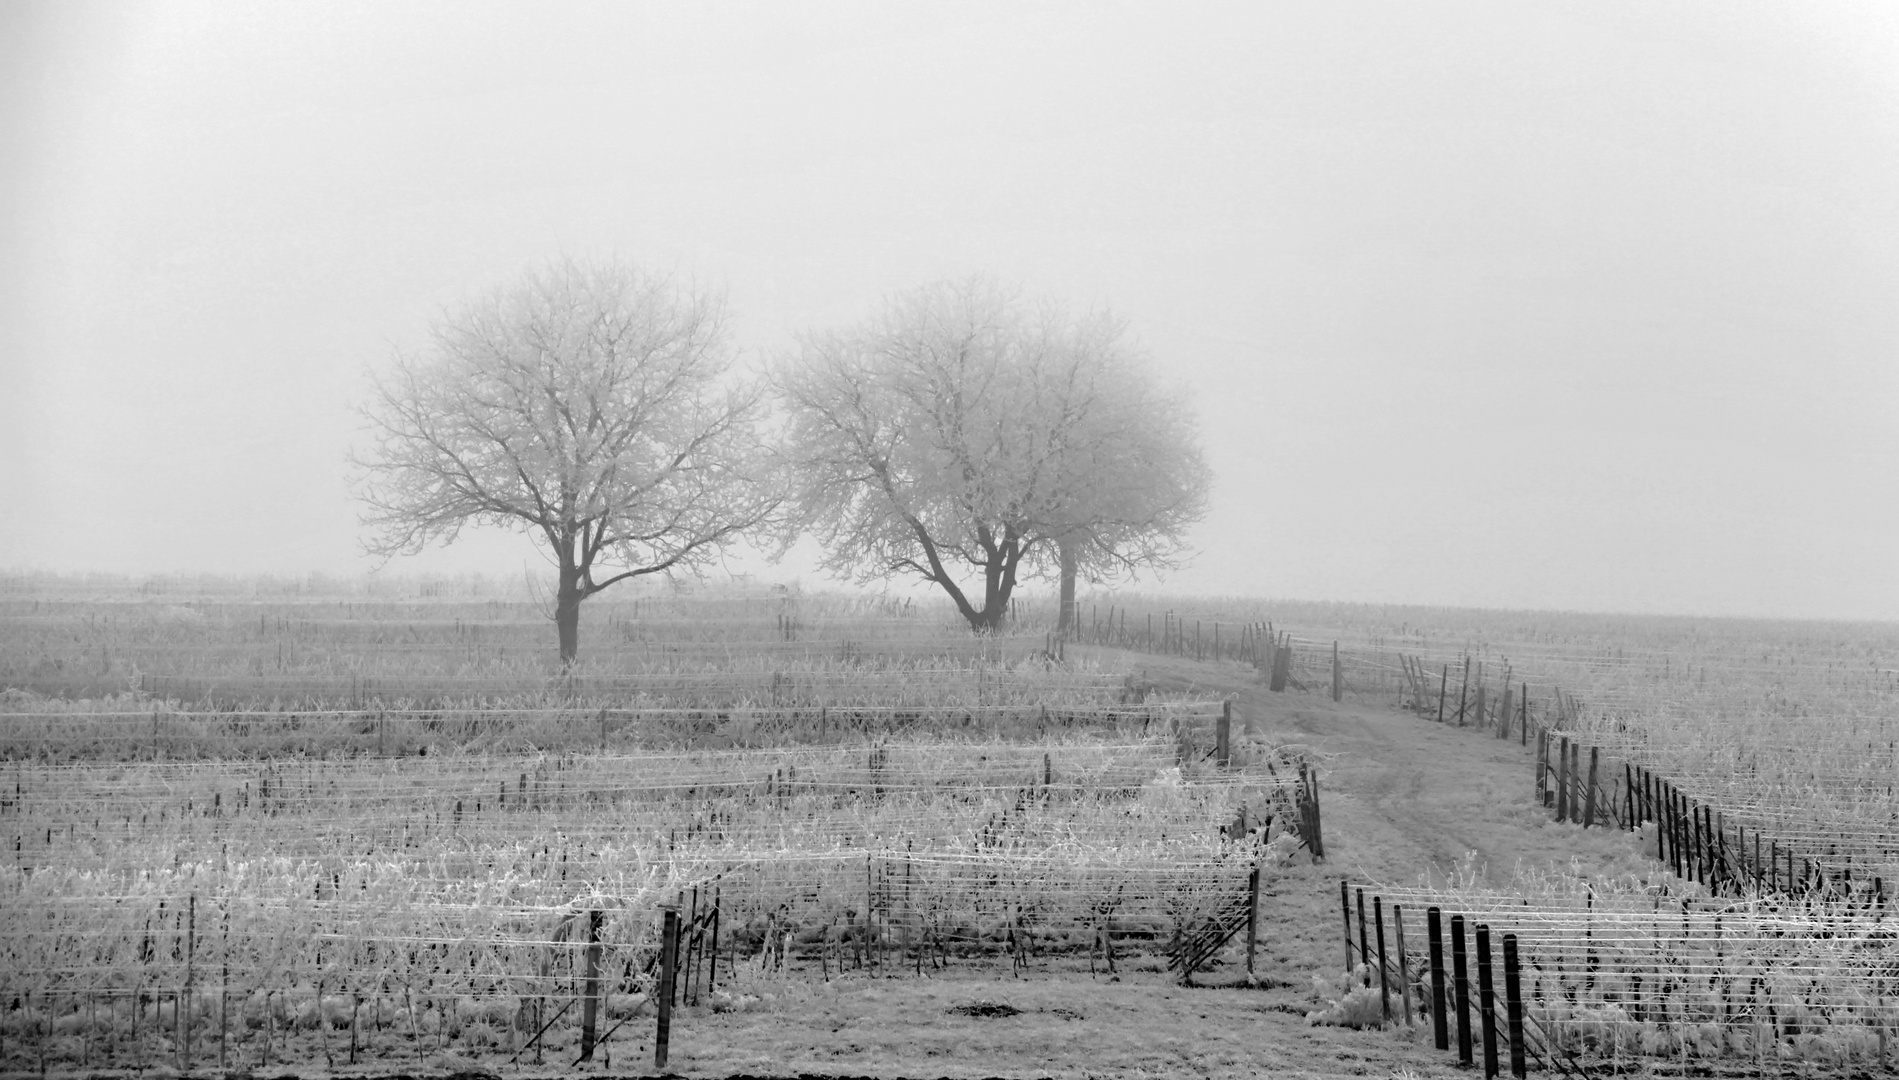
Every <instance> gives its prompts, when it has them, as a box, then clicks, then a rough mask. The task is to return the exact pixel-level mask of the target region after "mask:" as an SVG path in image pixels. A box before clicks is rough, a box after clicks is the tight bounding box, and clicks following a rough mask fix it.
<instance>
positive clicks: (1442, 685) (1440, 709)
mask: <svg viewBox="0 0 1899 1080" xmlns="http://www.w3.org/2000/svg"><path fill="white" fill-rule="evenodd" d="M1450 684H1451V665H1449V664H1445V665H1444V673H1443V674H1441V675H1439V676H1438V677H1437V722H1438V723H1440V724H1442V723H1443V722H1444V691H1445V690H1447V689H1449V687H1450Z"/></svg>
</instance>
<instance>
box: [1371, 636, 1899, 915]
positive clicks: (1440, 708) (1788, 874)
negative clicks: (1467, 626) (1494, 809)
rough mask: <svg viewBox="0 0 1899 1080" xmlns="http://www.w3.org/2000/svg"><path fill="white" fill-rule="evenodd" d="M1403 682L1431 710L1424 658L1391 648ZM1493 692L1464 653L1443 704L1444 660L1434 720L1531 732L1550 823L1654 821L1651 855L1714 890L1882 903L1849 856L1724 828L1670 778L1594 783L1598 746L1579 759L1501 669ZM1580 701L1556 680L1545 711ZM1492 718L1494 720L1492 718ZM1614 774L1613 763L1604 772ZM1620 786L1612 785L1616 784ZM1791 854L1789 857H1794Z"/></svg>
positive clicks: (1505, 732)
mask: <svg viewBox="0 0 1899 1080" xmlns="http://www.w3.org/2000/svg"><path fill="white" fill-rule="evenodd" d="M1399 659H1400V661H1401V662H1402V664H1403V667H1404V673H1405V685H1406V689H1407V690H1408V691H1409V694H1410V697H1411V702H1410V704H1411V707H1412V708H1413V709H1415V710H1416V711H1418V712H1420V713H1426V714H1427V715H1428V714H1429V713H1430V711H1431V710H1430V694H1429V674H1428V672H1426V670H1425V668H1424V665H1423V662H1422V661H1421V660H1419V659H1417V658H1415V657H1409V656H1405V655H1403V654H1400V656H1399ZM1504 679H1505V682H1504V689H1503V694H1502V697H1501V699H1500V700H1499V701H1498V703H1497V706H1496V708H1495V709H1494V712H1493V710H1492V709H1491V707H1490V704H1489V702H1487V701H1486V692H1487V691H1486V687H1485V685H1484V684H1483V681H1482V676H1481V667H1480V671H1479V678H1478V684H1477V686H1476V694H1475V696H1474V697H1473V696H1472V695H1471V693H1470V690H1471V685H1470V684H1471V660H1470V658H1469V657H1465V658H1464V663H1463V672H1462V675H1461V677H1460V679H1459V684H1458V694H1457V707H1456V711H1455V713H1452V712H1451V711H1450V701H1449V693H1448V691H1449V684H1450V666H1449V665H1448V664H1447V665H1444V666H1443V668H1442V670H1441V671H1440V672H1439V676H1438V692H1437V695H1436V697H1437V701H1436V710H1435V711H1436V718H1437V720H1438V721H1439V722H1440V723H1456V724H1457V725H1458V726H1460V727H1466V726H1469V720H1470V719H1471V718H1474V720H1475V722H1476V723H1477V724H1480V725H1485V724H1491V723H1493V722H1494V725H1495V727H1494V734H1495V735H1496V737H1497V738H1500V739H1507V738H1509V737H1510V736H1511V734H1512V728H1513V727H1514V729H1515V734H1516V735H1517V738H1518V741H1519V742H1521V743H1524V744H1527V743H1528V742H1529V737H1530V732H1531V729H1532V728H1535V730H1536V736H1537V740H1536V766H1535V767H1536V799H1537V802H1538V803H1539V804H1540V805H1542V806H1543V807H1544V808H1545V809H1547V810H1550V811H1552V812H1553V813H1554V814H1555V819H1556V820H1557V821H1562V822H1569V823H1573V824H1577V825H1581V826H1582V827H1584V828H1593V827H1595V826H1597V825H1604V826H1607V825H1610V824H1613V825H1614V826H1615V827H1616V828H1619V829H1623V830H1625V831H1629V832H1635V831H1638V830H1639V829H1640V828H1641V827H1642V823H1643V822H1646V821H1652V822H1655V823H1656V841H1655V845H1656V846H1655V852H1654V855H1655V858H1656V859H1657V860H1658V861H1660V862H1662V863H1665V864H1667V865H1668V867H1669V869H1670V870H1671V871H1672V872H1673V873H1674V874H1675V875H1676V876H1677V877H1680V878H1683V879H1685V880H1690V881H1697V882H1699V883H1701V884H1702V885H1704V886H1706V887H1707V888H1708V890H1709V891H1710V892H1711V893H1714V894H1716V895H1722V894H1727V895H1740V894H1741V893H1743V892H1744V891H1745V890H1746V889H1747V888H1748V887H1749V886H1751V887H1752V888H1753V889H1754V890H1755V891H1757V892H1759V891H1766V892H1781V893H1785V894H1788V895H1796V894H1804V895H1813V896H1819V897H1822V898H1828V899H1855V898H1858V897H1860V896H1863V895H1865V894H1866V893H1870V894H1871V902H1872V903H1874V904H1879V905H1883V904H1884V903H1885V881H1884V879H1883V878H1881V877H1878V876H1875V877H1874V878H1873V880H1872V883H1871V884H1870V885H1862V884H1859V883H1857V882H1855V881H1854V880H1853V876H1852V867H1851V865H1850V862H1851V859H1850V857H1848V858H1847V859H1846V860H1844V861H1846V862H1847V863H1848V864H1849V865H1848V866H1847V867H1846V868H1845V869H1844V870H1843V871H1842V872H1841V874H1840V875H1839V877H1838V879H1837V880H1836V879H1835V878H1834V877H1832V876H1830V875H1829V874H1828V873H1827V871H1826V868H1825V867H1824V865H1823V864H1821V863H1820V862H1818V861H1816V860H1814V859H1812V858H1809V857H1808V856H1805V855H1800V854H1798V853H1797V852H1796V851H1795V850H1794V849H1793V847H1792V846H1791V845H1790V846H1787V847H1785V848H1783V847H1782V845H1781V843H1780V842H1779V841H1778V840H1771V839H1769V838H1767V837H1766V836H1764V835H1763V834H1762V833H1761V832H1760V831H1759V830H1756V831H1755V832H1754V833H1753V834H1751V835H1750V834H1749V833H1748V832H1747V830H1746V828H1745V827H1744V826H1739V825H1736V826H1733V827H1732V828H1731V829H1730V827H1729V825H1728V824H1727V822H1726V820H1725V816H1724V815H1723V814H1722V813H1721V812H1720V811H1718V810H1716V809H1714V808H1713V807H1712V806H1709V805H1707V804H1705V803H1703V802H1702V801H1700V800H1698V799H1696V798H1695V797H1693V796H1691V795H1688V794H1686V793H1685V792H1683V791H1681V790H1680V788H1679V787H1678V786H1677V785H1675V784H1674V783H1672V782H1670V781H1668V780H1666V779H1664V778H1663V777H1660V776H1658V775H1656V774H1655V773H1654V772H1652V771H1651V770H1649V769H1647V768H1645V767H1643V766H1639V765H1635V764H1632V763H1628V762H1624V763H1623V764H1622V768H1621V772H1622V776H1621V777H1620V780H1621V783H1620V784H1617V783H1616V782H1615V781H1614V780H1611V781H1609V783H1608V786H1607V790H1605V786H1604V783H1603V762H1602V748H1601V747H1599V746H1590V747H1588V751H1589V753H1588V759H1589V760H1588V766H1587V768H1585V767H1584V765H1583V743H1582V740H1580V739H1573V738H1571V737H1570V736H1568V735H1565V734H1563V733H1562V732H1561V731H1560V730H1559V729H1557V728H1553V727H1549V726H1546V725H1544V724H1542V723H1539V722H1537V721H1536V720H1535V718H1534V717H1533V715H1532V713H1531V710H1530V688H1529V686H1528V684H1517V685H1514V686H1513V685H1512V684H1511V681H1510V676H1509V673H1508V671H1507V670H1506V672H1505V675H1504ZM1580 709H1581V705H1580V703H1579V702H1578V701H1577V700H1576V699H1575V698H1574V697H1573V696H1571V695H1569V694H1566V693H1564V692H1563V691H1562V690H1561V689H1560V688H1558V689H1556V690H1554V691H1552V694H1551V698H1550V707H1549V709H1548V710H1546V713H1545V714H1546V715H1548V714H1552V713H1553V714H1554V715H1555V716H1556V718H1557V722H1558V723H1559V724H1560V723H1562V722H1564V721H1566V720H1568V719H1569V718H1571V717H1574V716H1576V715H1577V714H1578V713H1579V712H1580ZM1493 717H1494V721H1493ZM1610 775H1611V776H1613V775H1614V773H1613V770H1612V771H1611V773H1610ZM1618 787H1619V788H1620V791H1619V792H1618V791H1617V790H1616V789H1617V788H1618ZM1796 859H1797V860H1798V864H1796V861H1795V860H1796Z"/></svg>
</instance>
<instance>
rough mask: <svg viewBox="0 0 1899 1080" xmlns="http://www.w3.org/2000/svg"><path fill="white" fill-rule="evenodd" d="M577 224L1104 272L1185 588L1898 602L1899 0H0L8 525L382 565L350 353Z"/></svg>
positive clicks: (1499, 600)
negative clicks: (1176, 533) (1163, 382)
mask: <svg viewBox="0 0 1899 1080" xmlns="http://www.w3.org/2000/svg"><path fill="white" fill-rule="evenodd" d="M562 253H567V254H575V255H583V256H584V255H589V254H609V253H615V254H620V255H624V256H627V257H629V258H632V259H635V260H638V261H642V262H646V263H649V264H657V265H660V266H665V267H678V268H681V269H683V270H685V271H687V272H690V273H694V274H696V275H698V276H699V277H701V278H703V279H706V280H709V281H713V282H718V283H722V284H723V285H724V286H725V287H726V288H727V290H728V292H729V296H730V303H731V306H732V308H733V310H734V313H735V315H736V317H737V321H736V328H737V342H738V344H739V345H740V346H741V347H742V348H743V349H744V350H745V351H746V352H747V353H748V354H752V355H756V354H759V353H769V352H771V351H773V350H776V349H780V348H782V347H783V346H784V345H785V344H786V342H787V341H788V339H789V335H790V334H791V333H792V332H793V331H794V330H796V329H798V328H802V327H814V326H823V325H827V324H834V323H841V322H848V321H852V320H855V319H858V318H860V317H862V316H863V315H865V314H866V313H867V312H868V311H869V310H870V309H871V307H872V306H873V305H874V304H875V303H876V302H877V300H878V298H879V297H881V296H882V295H883V294H884V293H886V292H888V291H890V290H894V289H900V288H905V287H908V286H912V285H915V284H918V283H921V282H925V281H929V280H932V279H936V278H939V277H943V276H949V275H963V274H967V273H970V272H972V271H990V272H994V273H996V274H998V275H1000V276H1002V277H1004V278H1006V279H1011V280H1015V281H1018V282H1020V283H1021V284H1022V285H1024V286H1025V287H1026V288H1027V289H1028V290H1030V291H1032V292H1037V293H1043V294H1047V295H1050V296H1054V297H1058V298H1062V299H1065V300H1067V301H1068V302H1070V303H1071V304H1072V305H1074V306H1077V307H1085V306H1089V305H1094V304H1107V305H1111V306H1113V307H1114V308H1116V309H1118V310H1119V311H1120V312H1122V313H1123V314H1125V315H1126V316H1127V317H1128V318H1129V320H1130V321H1131V323H1132V324H1133V326H1134V328H1135V330H1136V332H1137V333H1138V334H1139V336H1140V337H1141V339H1142V340H1143V341H1144V342H1145V343H1146V345H1147V347H1148V349H1149V350H1150V351H1151V353H1152V354H1153V356H1154V358H1155V359H1156V361H1157V362H1158V363H1160V364H1161V365H1163V366H1164V367H1165V370H1166V371H1167V372H1168V373H1169V375H1170V377H1172V378H1174V379H1177V380H1179V381H1180V382H1181V383H1182V384H1184V385H1185V386H1186V387H1187V388H1188V389H1189V391H1190V393H1191V395H1192V397H1193V400H1194V402H1195V404H1196V406H1197V409H1198V411H1199V415H1200V417H1201V419H1202V421H1203V424H1204V427H1203V435H1204V439H1205V443H1206V446H1207V449H1208V452H1209V456H1210V458H1211V461H1212V464H1213V466H1214V468H1215V470H1216V471H1217V475H1218V479H1217V484H1216V488H1215V494H1214V505H1213V511H1212V513H1211V515H1210V516H1209V517H1208V519H1207V520H1206V522H1205V524H1204V525H1203V526H1202V527H1201V528H1200V529H1199V530H1198V532H1197V534H1196V540H1197V543H1198V547H1199V549H1200V555H1199V557H1198V558H1197V560H1196V561H1195V562H1194V564H1193V565H1192V567H1191V568H1190V569H1188V570H1185V571H1182V572H1179V573H1175V574H1172V575H1169V576H1167V577H1166V578H1165V579H1164V580H1163V583H1162V587H1164V588H1166V589H1169V590H1177V591H1190V592H1201V593H1244V594H1257V595H1262V596H1283V597H1301V598H1313V599H1340V600H1366V601H1391V602H1417V603H1457V604H1472V605H1482V606H1509V607H1561V608H1579V609H1592V610H1628V611H1657V612H1682V613H1702V614H1757V615H1790V616H1822V617H1864V618H1885V619H1899V562H1896V561H1895V560H1896V559H1899V5H1893V4H1889V3H1865V4H1843V3H1828V4H1788V3H1773V4H1752V3H1741V2H1736V0H1715V2H1707V3H1670V4H1652V3H1627V4H1617V3H1603V2H1593V0H1592V2H1587V3H1567V4H1565V3H1522V2H1519V0H1494V2H1476V3H1429V4H1417V3H1378V4H1352V3H1338V2H1327V3H1311V4H1301V5H1296V6H1294V5H1276V4H1260V3H1247V4H1236V5H1232V6H1198V5H1196V6H1192V7H1187V6H1184V5H1179V4H1155V5H1132V4H1116V5H1106V4H1075V5H1063V4H1057V5H1021V4H998V5H988V6H982V5H978V6H971V5H967V4H955V5H941V6H938V7H935V8H923V7H920V6H917V5H887V4H865V5H815V6H814V5H796V6H792V5H757V6H742V7H707V6H705V5H692V6H689V7H688V6H683V5H682V6H676V7H675V6H659V7H645V6H626V5H611V6H603V7H591V6H573V5H568V6H561V7H558V8H556V9H554V10H552V11H550V10H548V9H547V7H546V6H545V5H520V6H495V5H476V4H468V3H456V4H452V5H439V6H436V5H402V6H392V5H382V4H373V5H360V6H359V5H343V4H324V5H320V6H319V5H289V4H269V5H232V4H204V5H197V4H182V3H176V4H175V3H163V4H111V5H86V4H72V3H59V4H34V3H24V4H23V3H18V2H8V3H5V4H0V567H10V568H15V569H26V568H38V569H54V570H86V569H98V570H113V571H124V572H145V571H226V572H232V573H257V572H275V573H284V574H295V573H300V572H305V571H310V570H323V571H328V572H343V573H349V572H354V571H360V570H363V569H367V568H368V567H369V566H370V565H371V564H370V563H369V562H368V561H367V560H366V559H365V558H364V557H363V556H361V554H360V549H359V546H358V541H359V530H358V527H357V525H356V507H355V506H354V505H353V504H352V502H351V500H350V497H349V488H348V483H347V472H346V468H345V463H344V456H345V454H346V453H347V451H348V449H349V447H350V446H351V444H352V442H353V441H354V440H356V439H357V438H358V431H357V426H356V425H357V421H356V420H355V418H354V416H353V414H352V413H351V411H350V404H351V403H352V401H354V400H357V399H360V397H361V396H362V394H363V389H364V373H365V370H366V368H367V366H368V365H372V364H376V363H379V362H381V361H382V360H384V359H385V358H386V357H387V356H388V355H389V353H390V351H391V349H392V347H393V346H395V345H397V344H419V343H420V342H421V341H422V337H423V334H424V331H425V329H426V327H427V325H428V323H429V321H430V320H431V318H433V317H435V316H436V315H437V314H438V313H439V312H440V311H441V309H442V308H443V307H445V306H447V305H452V304H454V303H456V302H457V301H458V300H459V299H460V298H462V297H464V296H466V295H467V294H469V293H471V292H473V291H476V290H481V289H485V288H487V287H489V286H492V285H494V284H497V283H501V282H504V281H506V280H508V279H510V278H512V277H513V276H515V275H517V274H518V273H519V272H521V271H522V270H523V269H525V268H526V267H528V266H530V265H532V264H534V263H536V262H537V261H540V260H544V259H546V258H548V257H550V256H557V255H560V254H562ZM524 563H535V564H537V565H538V563H536V557H535V556H534V554H533V553H532V550H531V548H530V546H529V542H528V541H527V540H526V539H525V538H522V537H508V536H501V537H486V538H473V539H470V540H466V541H464V542H463V543H462V544H459V545H457V546H456V547H454V548H450V549H448V550H446V551H444V552H439V553H434V554H431V555H426V556H422V557H420V558H418V559H415V560H410V561H406V562H403V563H398V564H396V565H397V567H398V568H399V569H403V570H416V571H421V570H457V571H459V570H466V569H484V570H488V571H491V572H496V573H502V574H509V573H518V572H519V571H520V569H521V567H522V566H523V564H524ZM777 573H778V574H779V575H781V576H786V577H790V576H798V575H800V574H802V575H803V576H804V577H805V580H806V581H807V582H808V583H810V582H813V579H812V577H811V576H810V572H809V570H808V568H800V567H798V566H797V565H795V564H793V565H791V566H788V567H786V568H783V569H781V570H780V571H778V572H777ZM1146 587H1148V588H1152V587H1153V586H1152V584H1151V583H1149V584H1148V585H1147V586H1146Z"/></svg>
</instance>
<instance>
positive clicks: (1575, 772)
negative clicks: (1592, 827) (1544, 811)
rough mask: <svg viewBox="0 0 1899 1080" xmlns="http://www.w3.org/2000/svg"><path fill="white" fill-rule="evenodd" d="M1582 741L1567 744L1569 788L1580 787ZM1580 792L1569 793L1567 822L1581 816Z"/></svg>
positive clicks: (1581, 778)
mask: <svg viewBox="0 0 1899 1080" xmlns="http://www.w3.org/2000/svg"><path fill="white" fill-rule="evenodd" d="M1582 780H1583V777H1582V740H1581V739H1577V740H1576V741H1575V742H1573V743H1570V744H1569V783H1570V786H1571V787H1576V788H1580V787H1582ZM1581 794H1582V792H1580V791H1572V792H1570V793H1569V820H1571V821H1574V820H1576V819H1577V818H1578V817H1579V816H1580V815H1581V814H1582V800H1581V799H1580V798H1578V797H1577V796H1579V795H1581Z"/></svg>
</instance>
